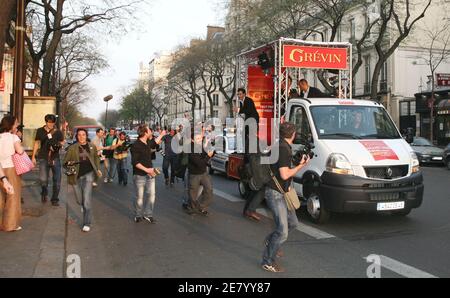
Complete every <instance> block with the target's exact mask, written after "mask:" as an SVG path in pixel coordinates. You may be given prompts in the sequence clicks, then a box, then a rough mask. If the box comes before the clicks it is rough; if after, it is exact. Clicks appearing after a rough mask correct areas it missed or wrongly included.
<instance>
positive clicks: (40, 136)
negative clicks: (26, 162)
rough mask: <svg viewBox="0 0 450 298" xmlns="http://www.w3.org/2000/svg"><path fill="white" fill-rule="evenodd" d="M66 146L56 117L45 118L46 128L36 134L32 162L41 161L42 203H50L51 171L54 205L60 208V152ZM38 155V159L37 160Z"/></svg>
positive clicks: (48, 116)
mask: <svg viewBox="0 0 450 298" xmlns="http://www.w3.org/2000/svg"><path fill="white" fill-rule="evenodd" d="M63 146H64V136H63V134H62V132H61V131H60V130H58V128H57V127H56V116H55V115H47V116H45V126H44V127H41V128H39V129H38V130H37V132H36V138H35V142H34V148H33V155H32V161H33V164H34V165H36V164H37V161H36V160H37V159H38V160H39V180H40V182H41V187H42V191H41V201H42V203H46V202H47V201H48V180H49V174H50V170H51V171H52V174H53V193H52V199H51V202H52V205H53V206H55V207H57V206H59V191H60V189H61V158H60V155H59V151H60V150H61V148H62V147H63ZM36 154H37V159H36Z"/></svg>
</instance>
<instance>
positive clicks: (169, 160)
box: [163, 155, 177, 183]
mask: <svg viewBox="0 0 450 298" xmlns="http://www.w3.org/2000/svg"><path fill="white" fill-rule="evenodd" d="M176 165H177V156H176V155H172V156H168V155H166V156H164V161H163V172H164V178H165V179H166V180H167V179H169V167H170V183H175V170H176Z"/></svg>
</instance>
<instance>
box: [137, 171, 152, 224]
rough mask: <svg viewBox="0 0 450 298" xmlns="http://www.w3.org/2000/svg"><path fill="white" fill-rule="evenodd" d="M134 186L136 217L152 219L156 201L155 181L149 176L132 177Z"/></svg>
mask: <svg viewBox="0 0 450 298" xmlns="http://www.w3.org/2000/svg"><path fill="white" fill-rule="evenodd" d="M134 185H135V186H136V201H135V205H134V207H135V211H136V217H144V216H146V217H153V210H154V208H155V201H156V179H155V178H152V177H150V176H148V175H147V176H138V175H135V176H134Z"/></svg>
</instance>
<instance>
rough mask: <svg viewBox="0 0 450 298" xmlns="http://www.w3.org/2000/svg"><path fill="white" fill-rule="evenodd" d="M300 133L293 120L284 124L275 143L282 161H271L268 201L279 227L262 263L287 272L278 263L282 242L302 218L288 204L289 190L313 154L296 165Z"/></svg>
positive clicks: (267, 244) (278, 270)
mask: <svg viewBox="0 0 450 298" xmlns="http://www.w3.org/2000/svg"><path fill="white" fill-rule="evenodd" d="M295 137H296V128H295V125H294V124H292V123H289V122H286V123H283V124H281V126H280V142H279V143H278V144H275V145H274V147H273V148H274V149H272V150H276V149H278V150H279V159H278V162H277V163H275V164H273V165H271V166H270V169H271V172H272V176H273V177H272V180H271V181H269V183H268V184H267V186H268V187H266V202H267V205H268V207H269V208H270V210H271V211H272V214H273V217H274V221H275V224H276V229H275V231H274V232H272V233H271V234H270V235H269V236H267V238H266V241H265V246H266V247H265V249H264V255H263V261H262V267H263V269H264V270H266V271H269V272H276V273H278V272H284V270H283V269H282V268H281V267H280V266H279V265H278V264H277V263H276V258H277V255H278V256H279V255H280V254H281V250H280V249H281V245H282V244H283V243H284V242H286V240H287V239H288V234H289V230H293V229H296V228H297V226H298V218H297V215H296V213H295V210H290V208H288V205H287V202H286V198H285V194H287V193H289V192H290V191H291V190H292V188H293V187H294V186H293V185H292V180H293V178H294V176H295V175H296V174H297V173H298V172H299V171H300V170H301V169H302V168H303V167H304V166H305V165H306V164H307V163H308V162H309V160H310V156H309V155H307V154H306V155H303V156H302V159H301V161H300V162H299V164H298V165H296V166H294V167H293V166H292V163H293V153H292V147H291V145H292V144H293V142H294V140H295Z"/></svg>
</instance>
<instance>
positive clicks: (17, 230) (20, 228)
mask: <svg viewBox="0 0 450 298" xmlns="http://www.w3.org/2000/svg"><path fill="white" fill-rule="evenodd" d="M22 230H23V229H22V227H17V228H16V229H15V230H13V232H20V231H22Z"/></svg>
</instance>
